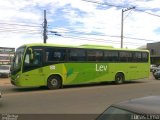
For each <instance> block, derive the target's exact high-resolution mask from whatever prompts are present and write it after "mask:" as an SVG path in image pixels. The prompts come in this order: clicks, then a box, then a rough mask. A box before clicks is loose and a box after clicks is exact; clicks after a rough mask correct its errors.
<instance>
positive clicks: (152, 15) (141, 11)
mask: <svg viewBox="0 0 160 120" xmlns="http://www.w3.org/2000/svg"><path fill="white" fill-rule="evenodd" d="M135 10H136V11H139V12H144V13H146V14H149V15H152V16H155V17H160V15H157V14H153V13H150V12H146V11H144V10H140V9H135Z"/></svg>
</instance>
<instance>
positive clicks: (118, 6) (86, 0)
mask: <svg viewBox="0 0 160 120" xmlns="http://www.w3.org/2000/svg"><path fill="white" fill-rule="evenodd" d="M82 1H85V2H89V3H94V4H99V5H107V6H110V7H117V8H127V7H125V6H121V5H114V4H110V3H107V2H103V3H101V2H98V1H91V0H82Z"/></svg>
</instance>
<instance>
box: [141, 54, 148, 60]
mask: <svg viewBox="0 0 160 120" xmlns="http://www.w3.org/2000/svg"><path fill="white" fill-rule="evenodd" d="M142 61H143V62H148V53H147V52H143V53H142Z"/></svg>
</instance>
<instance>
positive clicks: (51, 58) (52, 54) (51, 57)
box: [45, 48, 66, 62]
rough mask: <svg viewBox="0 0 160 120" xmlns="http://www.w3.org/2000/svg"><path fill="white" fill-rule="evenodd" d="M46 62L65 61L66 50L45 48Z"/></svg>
mask: <svg viewBox="0 0 160 120" xmlns="http://www.w3.org/2000/svg"><path fill="white" fill-rule="evenodd" d="M45 53H46V62H55V61H65V59H66V49H64V48H47V49H46V52H45Z"/></svg>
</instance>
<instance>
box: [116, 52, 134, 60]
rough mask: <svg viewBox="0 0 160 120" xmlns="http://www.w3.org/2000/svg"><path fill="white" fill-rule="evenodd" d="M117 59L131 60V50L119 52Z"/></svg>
mask: <svg viewBox="0 0 160 120" xmlns="http://www.w3.org/2000/svg"><path fill="white" fill-rule="evenodd" d="M119 59H120V61H121V62H131V61H132V52H126V51H121V52H119Z"/></svg>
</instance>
